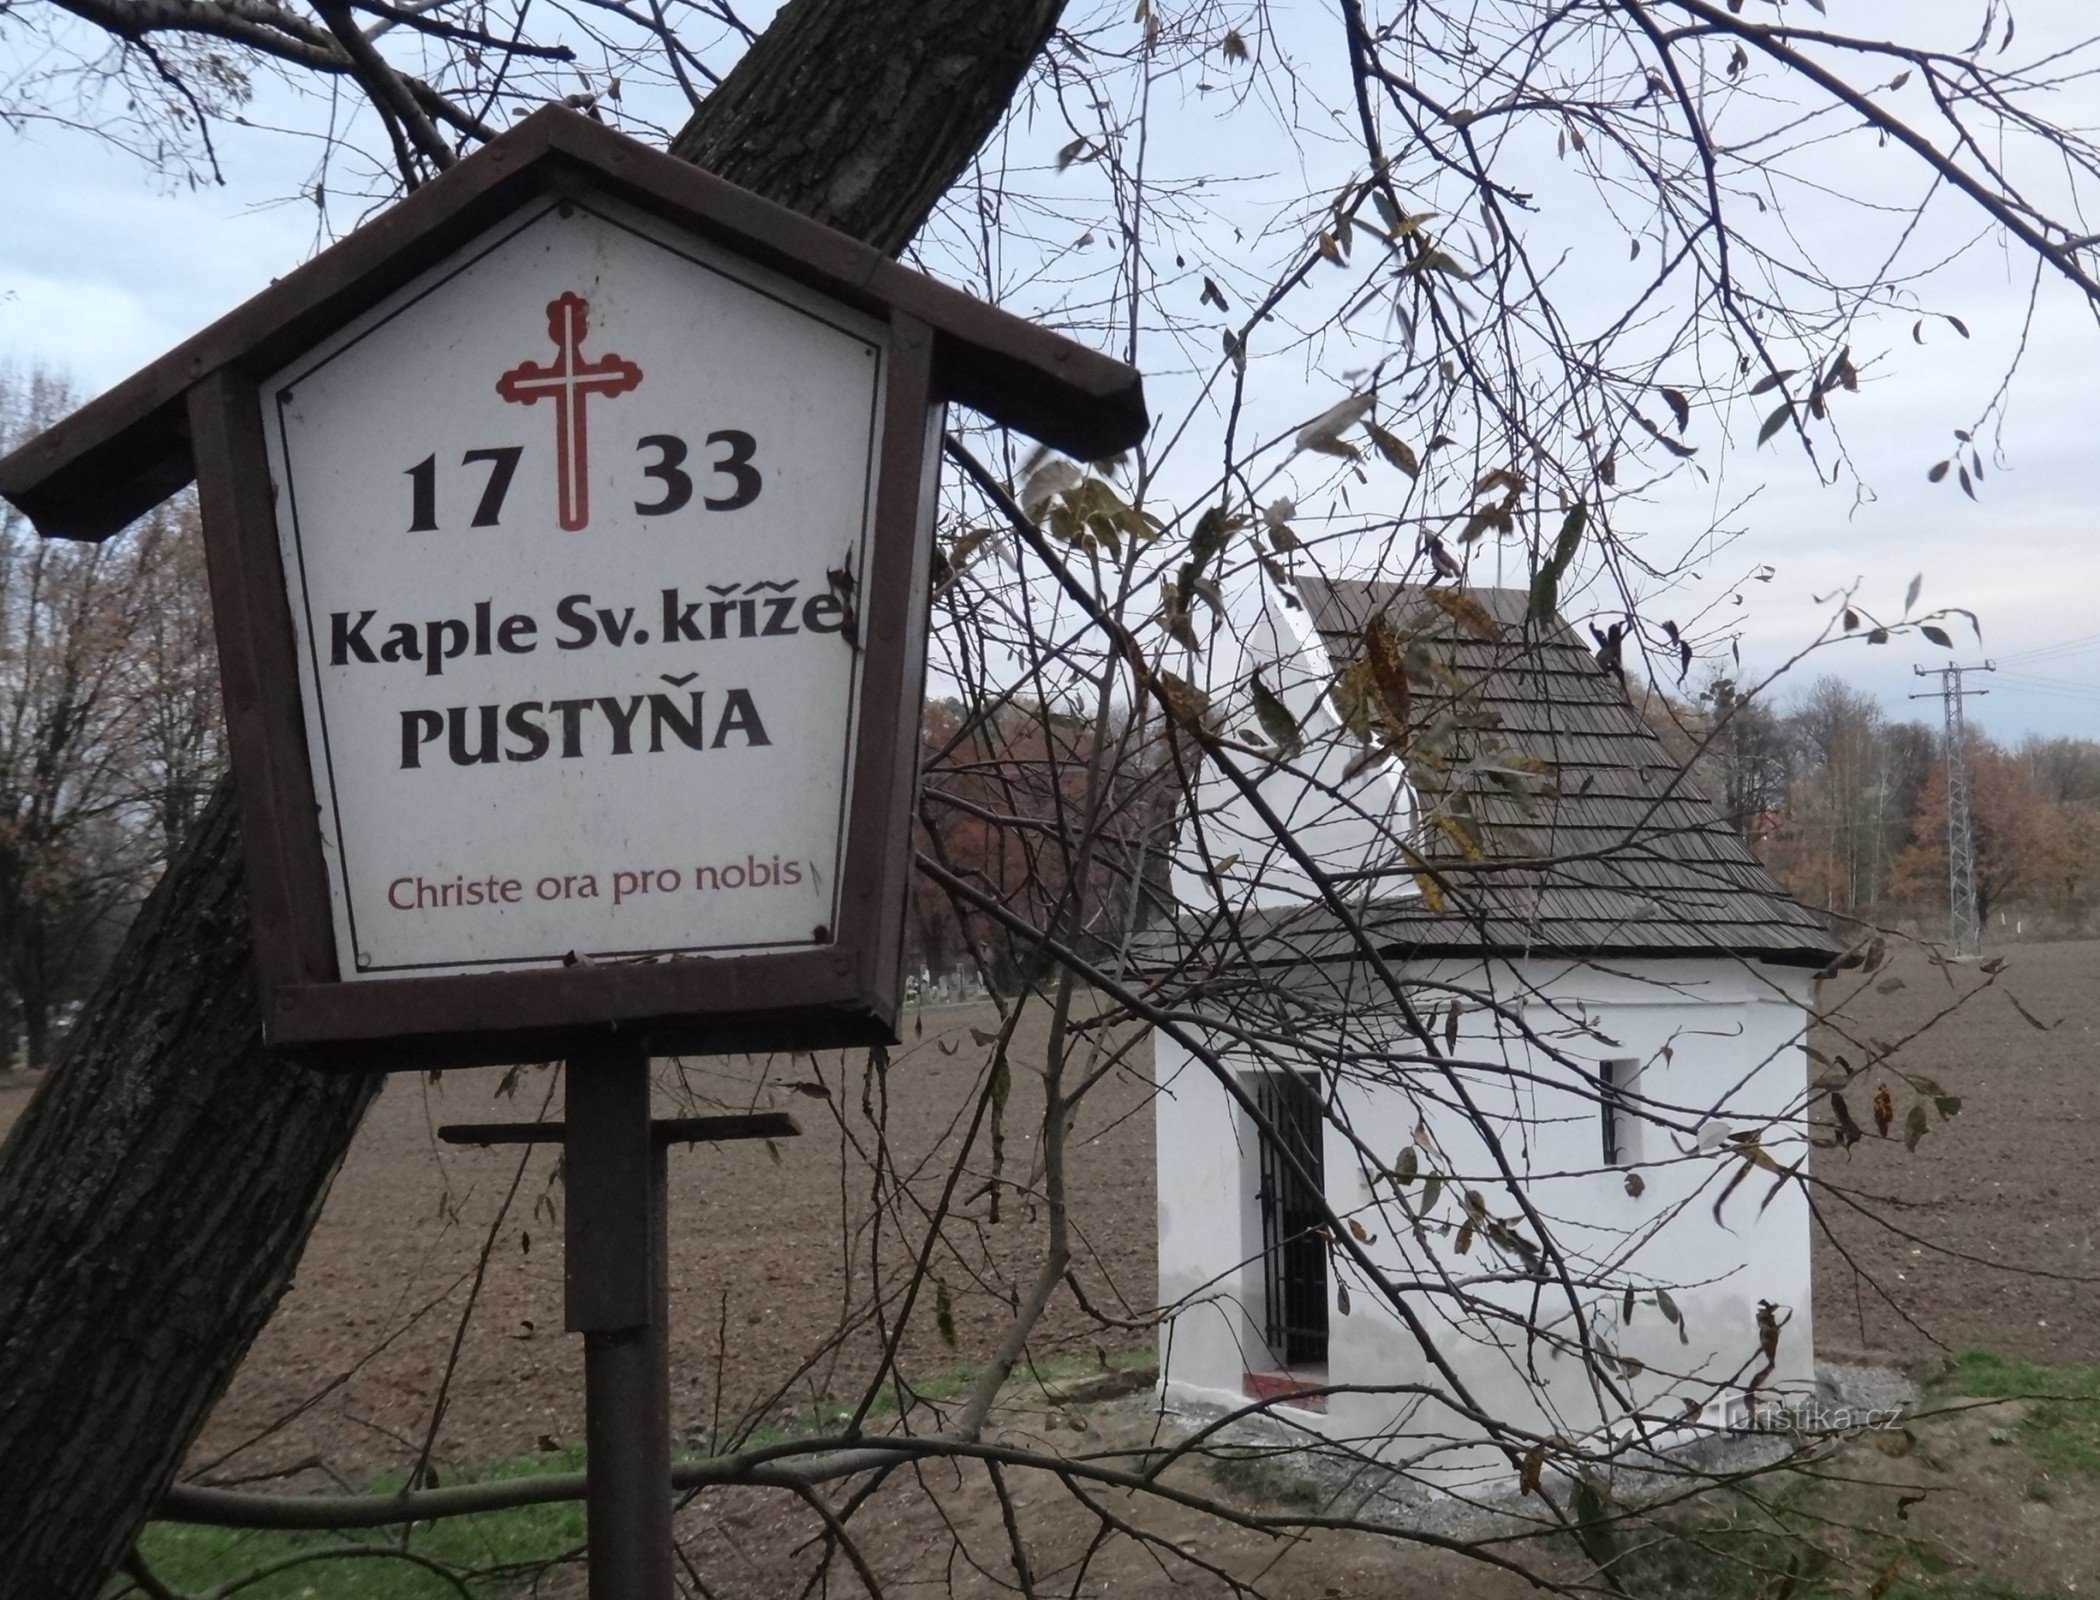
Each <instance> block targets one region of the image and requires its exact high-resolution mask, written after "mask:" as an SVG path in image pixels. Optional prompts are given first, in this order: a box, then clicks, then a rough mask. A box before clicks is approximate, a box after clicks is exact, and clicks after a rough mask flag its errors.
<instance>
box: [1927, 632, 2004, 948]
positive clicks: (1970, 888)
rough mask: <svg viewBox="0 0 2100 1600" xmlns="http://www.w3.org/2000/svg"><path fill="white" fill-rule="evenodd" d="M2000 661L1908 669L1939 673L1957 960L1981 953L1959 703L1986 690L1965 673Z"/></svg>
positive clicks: (1951, 928) (1951, 927)
mask: <svg viewBox="0 0 2100 1600" xmlns="http://www.w3.org/2000/svg"><path fill="white" fill-rule="evenodd" d="M1997 670H1998V663H1997V662H1995V661H1986V662H1984V663H1983V665H1981V666H1976V667H1958V666H1956V665H1955V664H1954V663H1953V662H1951V661H1950V662H1948V663H1947V665H1946V666H1944V667H1912V668H1911V671H1912V672H1914V673H1916V674H1917V675H1918V676H1919V677H1921V678H1929V677H1931V676H1932V674H1933V673H1935V672H1937V673H1938V674H1939V675H1940V694H1939V698H1940V702H1941V704H1942V705H1943V706H1944V708H1945V711H1946V719H1947V735H1946V747H1947V944H1948V947H1949V948H1950V949H1951V950H1952V951H1953V953H1954V954H1955V955H1957V956H1973V955H1980V954H1981V953H1982V951H1983V917H1982V915H1981V914H1980V913H1979V912H1978V911H1977V909H1976V834H1975V830H1974V829H1973V828H1972V827H1971V826H1970V823H1969V730H1968V727H1967V724H1966V723H1965V721H1964V720H1963V717H1962V701H1963V699H1964V698H1966V697H1967V696H1969V695H1972V694H1989V693H1990V692H1991V691H1990V690H1988V689H1971V688H1969V687H1967V686H1966V685H1965V684H1963V682H1962V681H1961V679H1962V674H1963V673H1965V672H1996V671H1997ZM1931 698H1932V696H1931V695H1930V694H1914V695H1912V696H1911V699H1913V700H1930V699H1931Z"/></svg>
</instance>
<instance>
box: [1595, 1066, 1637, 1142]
mask: <svg viewBox="0 0 2100 1600" xmlns="http://www.w3.org/2000/svg"><path fill="white" fill-rule="evenodd" d="M1639 1066H1640V1063H1639V1062H1637V1061H1600V1062H1598V1063H1597V1112H1598V1120H1599V1123H1600V1125H1601V1126H1602V1128H1603V1131H1604V1164H1605V1165H1606V1166H1607V1167H1624V1166H1630V1165H1632V1164H1633V1161H1634V1151H1633V1131H1634V1130H1633V1125H1632V1121H1633V1119H1632V1117H1631V1115H1630V1113H1629V1112H1628V1110H1627V1106H1626V1091H1627V1090H1628V1089H1629V1088H1630V1087H1631V1086H1632V1084H1633V1075H1634V1072H1635V1071H1636V1070H1637V1069H1638V1068H1639Z"/></svg>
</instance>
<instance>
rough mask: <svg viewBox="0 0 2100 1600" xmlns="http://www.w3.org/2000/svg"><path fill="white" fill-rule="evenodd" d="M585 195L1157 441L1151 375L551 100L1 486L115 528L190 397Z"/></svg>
mask: <svg viewBox="0 0 2100 1600" xmlns="http://www.w3.org/2000/svg"><path fill="white" fill-rule="evenodd" d="M578 189H589V190H595V191H597V192H601V193H610V194H613V195H616V196H618V197H620V198H622V199H624V200H627V201H628V202H630V203H632V204H634V205H638V206H640V207H642V208H643V209H644V210H646V211H649V212H651V213H653V214H655V215H656V216H659V217H661V218H663V219H665V220H666V221H669V222H671V223H673V224H675V225H677V226H680V227H683V228H687V229H689V230H691V231H692V232H694V233H696V234H699V235H701V236H703V237H705V238H708V239H711V240H713V241H714V242H715V243H717V244H720V245H722V246H724V247H726V248H728V249H730V250H733V251H736V252H738V253H740V254H742V255H745V256H747V257H749V258H750V259H752V260H755V261H758V262H760V263H762V264H763V265H765V266H768V267H770V268H772V269H773V270H775V271H778V272H780V273H782V274H784V275H786V276H788V277H791V278H794V279H796V280H797V281H799V282H801V283H805V284H807V285H809V286H810V287H811V288H813V289H815V290H817V291H819V292H820V293H823V294H827V295H830V296H832V297H834V298H836V299H837V300H839V301H841V302H842V303H844V304H847V305H850V306H853V307H856V308H857V309H859V310H862V311H866V312H869V313H871V314H874V315H877V316H887V315H901V316H905V317H909V318H913V319H915V320H917V321H919V322H923V323H925V324H926V325H927V326H928V327H930V328H931V329H932V330H933V335H934V345H935V351H934V383H935V386H936V389H937V391H938V393H939V394H940V395H941V397H943V398H946V399H950V400H954V401H957V402H960V403H961V404H963V405H967V406H970V407H972V408H973V409H975V410H978V411H981V412H983V413H984V414H985V415H987V416H989V417H991V418H992V419H993V420H995V421H997V422H1001V423H1004V424H1007V425H1008V426H1011V427H1013V428H1016V429H1018V430H1019V431H1021V432H1023V433H1026V434H1029V435H1030V436H1032V437H1034V438H1036V439H1040V440H1041V441H1042V442H1043V443H1045V444H1048V445H1051V446H1053V447H1055V448H1057V449H1059V450H1062V451H1064V452H1065V453H1066V454H1068V455H1072V456H1076V457H1079V458H1081V459H1099V458H1100V457H1103V456H1108V455H1113V454H1114V453H1116V452H1117V451H1119V450H1124V449H1128V448H1129V447H1131V446H1132V445H1134V444H1136V443H1137V441H1138V440H1139V439H1140V438H1141V437H1143V435H1144V431H1145V428H1146V426H1147V417H1146V413H1145V401H1144V390H1143V386H1142V383H1141V381H1140V379H1139V376H1138V374H1137V372H1136V370H1135V369H1133V368H1131V367H1129V366H1126V365H1125V364H1123V363H1122V362H1120V361H1116V360H1114V359H1112V358H1111V357H1108V356H1105V355H1102V354H1101V353H1100V352H1098V351H1095V350H1091V349H1088V348H1087V347H1086V346H1084V345H1080V344H1077V343H1074V342H1073V341H1072V340H1069V339H1065V338H1062V337H1060V336H1059V335H1057V334H1054V333H1051V332H1049V331H1048V330H1046V329H1044V328H1040V327H1037V326H1036V325H1034V324H1033V323H1030V322H1026V321H1024V320H1022V319H1021V318H1019V317H1015V316H1011V315H1009V314H1008V313H1006V312H1003V311H1000V310H999V309H997V308H996V307H994V306H990V305H987V304H985V303H984V302H983V301H980V300H977V299H974V298H972V297H971V296H969V295H967V294H964V293H963V292H962V291H961V290H958V289H954V288H951V287H949V286H948V285H946V284H943V283H940V282H938V281H936V280H935V279H933V278H929V277H927V276H926V275H925V274H923V273H919V272H914V271H912V270H911V269H910V268H908V267H905V266H902V265H900V264H899V263H897V262H896V261H894V260H892V259H890V258H889V257H888V256H885V255H883V254H882V253H881V252H880V251H878V250H875V249H872V248H870V247H869V246H867V245H864V244H861V243H860V242H859V241H857V240H855V239H853V238H850V237H849V236H847V235H846V234H843V233H840V232H838V231H836V230H835V229H832V228H827V227H825V226H823V225H822V224H821V223H817V222H813V221H811V220H810V219H809V218H807V217H804V216H801V215H799V214H798V213H796V212H793V211H790V210H788V209H786V208H785V207H783V206H777V205H774V204H773V203H771V202H770V201H767V200H762V199H760V198H759V197H758V196H757V195H754V194H752V193H750V192H749V191H747V190H744V189H740V188H738V187H737V186H736V185H735V184H732V183H729V182H727V181H725V180H724V179H721V178H718V177H715V176H714V175H713V174H712V173H708V172H704V171H702V170H701V169H700V168H698V167H695V166H692V165H691V164H689V163H687V162H684V161H680V160H678V159H677V158H676V157H673V156H669V155H666V154H664V153H663V152H661V151H659V150H654V149H651V148H650V147H649V146H647V145H644V144H642V143H640V142H638V141H636V140H634V139H630V138H628V137H627V136H626V135H624V134H620V133H615V132H614V131H612V130H611V129H609V128H606V127H604V126H603V125H601V124H599V123H597V122H594V121H592V120H591V119H590V118H589V117H586V116H582V115H580V114H578V113H577V112H574V111H571V110H569V109H568V108H566V107H564V106H558V105H550V106H545V107H542V108H541V109H540V110H538V111H535V112H534V113H533V114H532V115H531V116H529V117H527V118H525V119H524V120H523V121H522V122H520V123H519V124H518V125H517V126H516V127H514V128H512V129H510V130H509V131H508V132H507V133H504V134H503V135H501V136H500V137H498V138H497V139H494V140H492V141H491V142H490V143H489V144H487V145H485V146H483V147H482V148H481V149H479V150H477V151H475V152H474V153H473V154H472V155H470V156H468V157H467V158H466V159H464V160H463V161H461V162H460V163H459V164H458V165H457V166H455V167H453V168H451V169H450V170H449V171H447V172H445V173H444V174H443V175H441V176H440V177H438V178H436V179H434V180H432V181H431V182H430V183H427V184H425V185H424V186H423V187H422V188H420V189H418V190H416V192H415V193H414V194H412V195H410V196H409V197H408V198H407V199H405V200H403V201H402V202H401V203H400V204H398V205H396V206H393V207H390V208H389V209H388V210H387V211H385V212H384V213H382V214H381V215H379V216H378V217H376V218H374V219H373V220H372V221H371V222H369V223H367V224H366V225H365V226H364V227H362V228H359V229H358V230H357V231H356V232H355V233H352V234H350V235H349V236H348V237H347V238H345V239H343V240H341V241H340V242H339V243H337V244H335V245H332V246H331V247H330V248H328V249H327V250H324V251H323V252H321V254H320V255H318V256H316V257H314V259H313V260H311V261H309V262H307V263H306V264H305V265H304V266H302V267H299V268H298V269H296V270H295V271H293V272H291V273H288V274H287V275H286V276H284V277H283V278H280V279H279V280H278V281H277V282H275V283H273V284H272V285H271V286H270V287H269V288H267V289H265V290H264V291H263V292H262V293H260V294H258V295H256V296H255V297H253V298H252V299H250V300H248V301H247V302H245V303H244V304H242V305H241V306H239V307H237V308H235V309H234V310H233V311H231V312H229V313H227V314H226V315H225V316H224V317H221V318H220V319H219V320H218V321H217V322H215V323H213V324H212V325H211V326H210V327H208V328H206V329H204V330H203V331H202V332H201V333H198V334H196V335H195V336H194V337H192V338H190V339H188V340H186V341H185V342H184V343H182V344H180V345H178V346H176V347H175V348H174V349H173V350H171V351H169V352H168V353H167V354H166V355H164V356H162V357H161V358H160V359H159V360H157V361H155V362H153V363H152V364H151V365H149V366H146V367H144V368H141V369H140V370H139V371H138V372H135V373H133V374H132V375H131V376H130V377H129V378H127V379H125V380H124V381H123V382H122V383H120V384H118V385H117V386H116V387H115V388H113V389H111V390H110V391H109V392H108V393H106V394H104V395H102V396H100V397H99V398H97V399H95V400H93V401H90V402H89V403H88V404H87V405H85V406H83V407H81V408H80V409H79V410H78V411H76V412H74V413H73V414H72V415H71V416H69V417H67V418H66V419H65V420H64V421H63V422H60V423H58V424H57V425H56V426H54V427H52V428H50V429H48V430H47V431H45V432H44V433H42V434H40V435H38V436H37V437H36V438H34V439H32V440H30V441H29V442H28V443H27V444H25V445H23V446H22V447H21V448H20V449H19V450H17V451H15V452H14V453H13V454H12V455H10V456H8V457H6V458H5V459H4V460H0V496H4V497H5V498H7V499H8V500H10V501H12V502H13V503H14V504H15V505H16V506H18V507H20V508H21V510H22V511H23V512H24V513H26V514H27V515H28V517H29V518H30V520H31V521H32V522H34V523H35V524H36V526H37V529H38V531H39V532H41V533H44V534H46V535H50V536H54V537H63V538H71V539H104V538H107V537H109V536H110V535H111V534H113V533H115V532H117V531H118V530H119V529H121V528H123V527H124V526H126V525H127V524H128V523H130V522H132V521H133V520H134V519H136V518H138V517H140V516H143V515H144V514H145V513H146V512H148V511H150V510H151V509H152V508H153V507H154V506H156V505H158V504H159V503H160V502H161V501H163V500H165V499H167V497H168V496H169V495H171V494H174V493H175V492H176V491H177V490H179V489H181V488H182V487H183V486H184V485H185V484H187V483H188V482H190V480H191V479H192V478H193V477H194V476H195V467H194V464H193V462H192V459H191V452H190V440H189V423H188V415H187V411H186V407H185V403H184V401H185V396H186V395H187V394H188V393H189V391H190V389H191V388H193V387H194V386H195V385H196V384H198V383H199V382H201V381H202V380H204V379H206V378H208V377H210V376H211V375H212V374H213V373H215V372H219V371H222V370H225V369H228V368H234V369H237V370H240V371H242V372H244V373H246V374H249V375H251V376H253V375H260V374H263V373H267V372H270V371H273V370H275V369H276V368H277V367H279V366H281V365H283V364H284V362H286V361H287V360H289V359H290V358H291V357H293V356H294V355H296V354H297V353H298V352H299V351H300V350H302V349H305V348H306V347H308V346H310V345H312V344H314V343H315V342H316V341H318V340H319V339H321V338H323V337H325V336H326V335H327V334H329V333H331V332H333V331H334V330H335V329H337V328H339V327H341V326H342V325H343V324H345V323H346V322H349V321H350V320H351V319H352V318H354V317H356V316H358V315H359V314H360V313H362V312H364V311H366V310H368V309H369V308H370V307H372V306H373V305H376V304H377V303H378V302H379V301H380V300H382V299H384V298H385V297H386V296H387V295H389V294H391V293H393V292H394V291H395V290H396V289H399V288H400V287H402V286H403V285H404V284H406V283H408V282H409V281H410V280H411V279H413V278H414V277H415V276H416V275H417V274H419V273H421V272H423V271H424V270H426V269H427V268H429V267H431V266H434V265H435V264H436V263H437V262H439V261H440V260H442V259H443V258H444V257H445V256H447V255H449V254H450V253H451V252H452V251H453V250H455V249H457V248H459V247H460V246H461V245H463V244H465V243H467V242H468V241H469V240H470V239H471V238H473V237H474V236H475V235H476V234H478V233H480V232H481V231H482V230H484V229H485V228H487V227H489V226H490V225H491V224H493V223H494V222H496V221H497V220H498V219H500V218H501V217H503V216H504V215H506V214H508V213H509V212H511V211H513V210H515V209H516V208H517V207H518V206H520V205H521V204H524V203H525V202H527V201H528V200H530V199H531V198H532V197H534V196H536V195H541V194H546V193H549V192H552V193H557V194H558V193H563V192H574V191H576V190H578Z"/></svg>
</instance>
